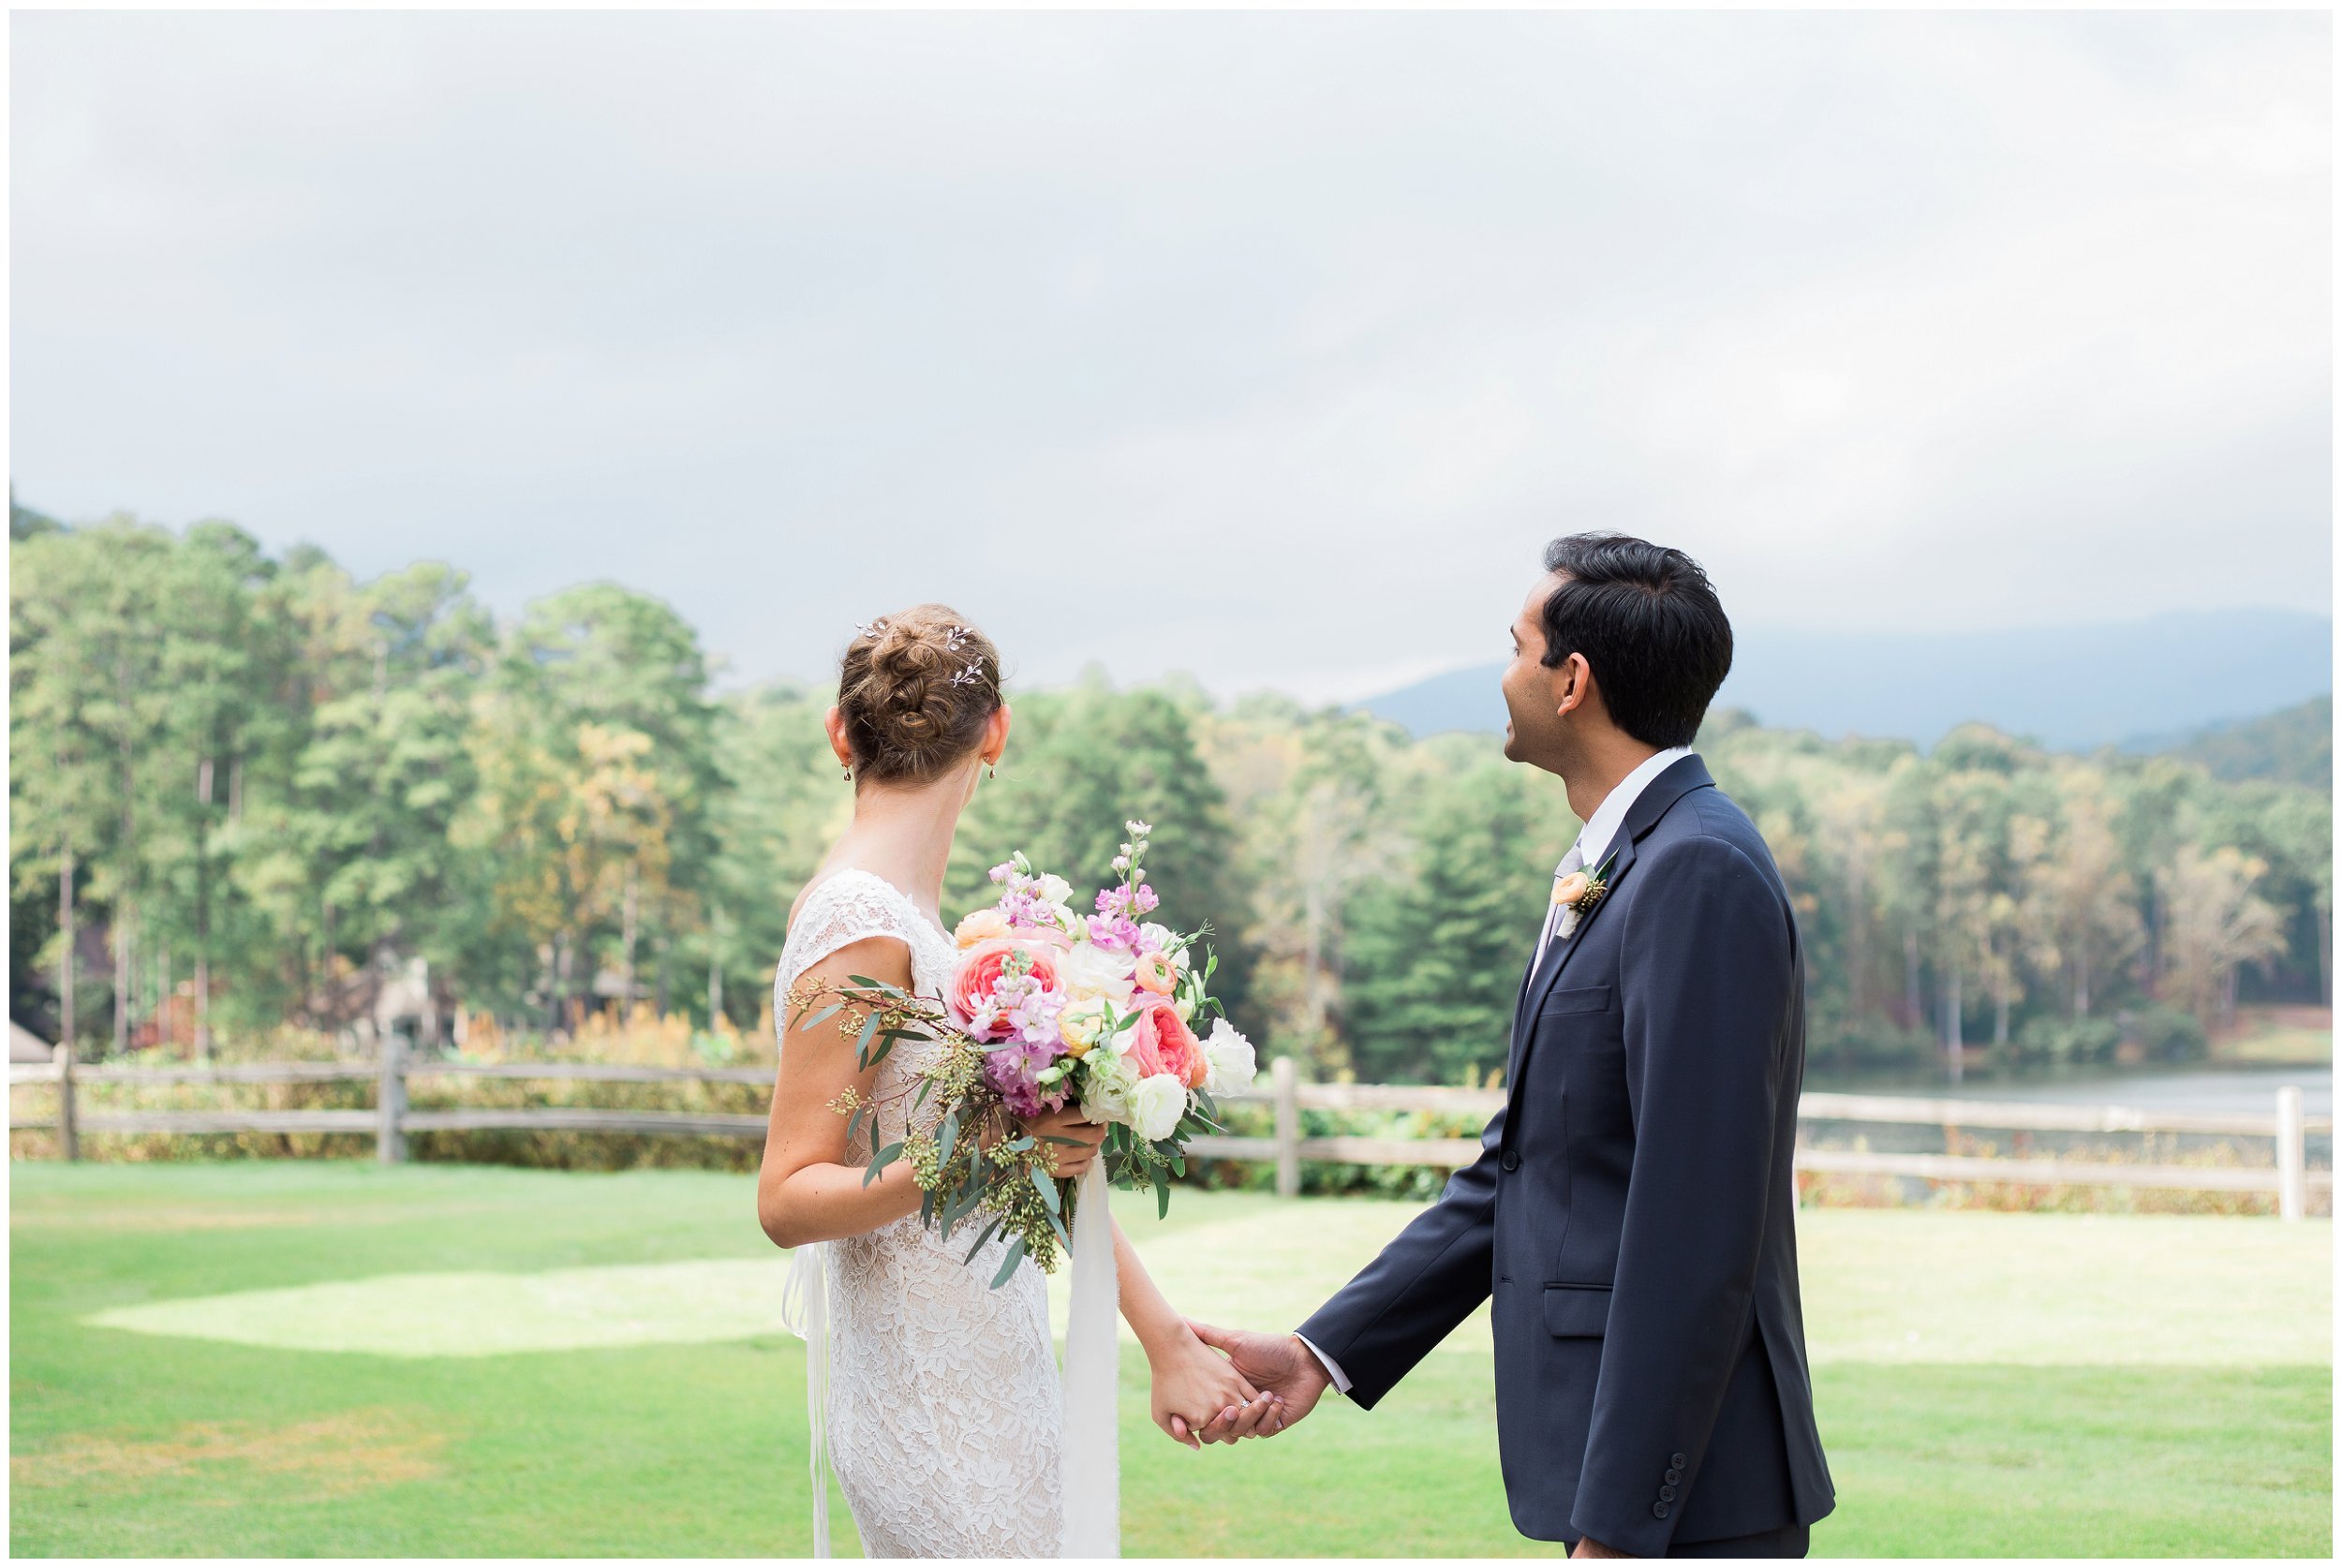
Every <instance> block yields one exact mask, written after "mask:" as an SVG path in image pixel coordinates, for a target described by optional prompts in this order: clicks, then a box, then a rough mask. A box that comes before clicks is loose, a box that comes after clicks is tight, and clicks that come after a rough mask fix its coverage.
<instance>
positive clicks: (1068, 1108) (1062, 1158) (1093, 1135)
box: [1020, 1102, 1106, 1181]
mask: <svg viewBox="0 0 2342 1568" xmlns="http://www.w3.org/2000/svg"><path fill="white" fill-rule="evenodd" d="M1020 1125H1022V1126H1023V1128H1024V1130H1025V1131H1026V1132H1030V1133H1031V1134H1032V1135H1033V1136H1034V1137H1035V1138H1038V1139H1039V1140H1041V1146H1042V1147H1044V1148H1045V1149H1047V1150H1048V1151H1049V1152H1050V1154H1052V1155H1053V1156H1055V1157H1056V1160H1057V1174H1058V1176H1059V1177H1060V1179H1061V1180H1065V1181H1072V1180H1073V1179H1074V1178H1075V1177H1076V1176H1080V1175H1081V1174H1082V1173H1083V1172H1084V1171H1087V1170H1088V1169H1089V1162H1090V1161H1092V1160H1095V1159H1096V1158H1097V1157H1098V1146H1099V1145H1100V1144H1102V1143H1104V1141H1105V1136H1106V1129H1105V1123H1104V1122H1099V1121H1085V1120H1083V1119H1082V1108H1081V1106H1079V1105H1078V1104H1075V1103H1071V1102H1068V1103H1067V1104H1066V1105H1065V1106H1064V1107H1063V1108H1061V1109H1060V1110H1055V1111H1044V1112H1042V1113H1041V1114H1040V1115H1039V1116H1037V1117H1030V1118H1029V1119H1027V1120H1025V1121H1024V1122H1022V1123H1021V1124H1020ZM1052 1138H1067V1139H1071V1140H1072V1141H1073V1142H1075V1143H1077V1144H1079V1145H1080V1147H1079V1148H1069V1147H1067V1146H1065V1145H1064V1144H1058V1143H1051V1142H1050V1141H1049V1140H1050V1139H1052Z"/></svg>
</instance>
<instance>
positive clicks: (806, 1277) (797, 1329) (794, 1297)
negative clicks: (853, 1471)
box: [780, 1241, 1113, 1557]
mask: <svg viewBox="0 0 2342 1568" xmlns="http://www.w3.org/2000/svg"><path fill="white" fill-rule="evenodd" d="M1106 1261H1107V1263H1108V1264H1109V1265H1111V1264H1112V1262H1113V1259H1111V1258H1108V1259H1107V1260H1106ZM780 1321H781V1322H782V1323H783V1324H786V1325H787V1326H788V1329H789V1332H790V1333H792V1334H794V1335H795V1336H796V1337H797V1338H798V1339H803V1340H804V1341H805V1410H806V1416H807V1430H808V1433H809V1434H810V1439H811V1444H810V1445H811V1448H812V1464H811V1469H812V1472H813V1555H814V1556H815V1557H827V1556H828V1555H829V1419H828V1405H829V1248H828V1247H827V1246H826V1245H825V1244H823V1243H822V1242H819V1241H808V1242H807V1243H806V1244H805V1245H804V1246H802V1247H800V1248H798V1249H797V1250H796V1251H795V1252H794V1253H793V1254H792V1255H791V1257H790V1259H789V1278H788V1280H787V1281H786V1282H785V1283H783V1284H782V1286H781V1287H780Z"/></svg>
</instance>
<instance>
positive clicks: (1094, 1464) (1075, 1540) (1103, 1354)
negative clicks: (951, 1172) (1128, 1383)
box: [1058, 1160, 1122, 1557]
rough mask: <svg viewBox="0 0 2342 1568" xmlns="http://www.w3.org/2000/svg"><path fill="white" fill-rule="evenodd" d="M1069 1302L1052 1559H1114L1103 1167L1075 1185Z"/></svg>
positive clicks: (1112, 1365)
mask: <svg viewBox="0 0 2342 1568" xmlns="http://www.w3.org/2000/svg"><path fill="white" fill-rule="evenodd" d="M1074 1191H1075V1205H1074V1258H1073V1262H1072V1264H1071V1265H1069V1266H1070V1267H1071V1268H1072V1270H1073V1285H1074V1299H1073V1303H1072V1306H1071V1308H1070V1309H1069V1310H1068V1312H1067V1314H1066V1322H1065V1376H1064V1383H1065V1415H1064V1430H1063V1438H1064V1450H1063V1451H1064V1461H1063V1464H1062V1466H1061V1467H1060V1478H1061V1481H1062V1485H1063V1487H1064V1496H1065V1526H1064V1531H1063V1534H1062V1537H1061V1539H1060V1543H1059V1546H1058V1555H1059V1556H1060V1557H1120V1556H1121V1555H1122V1517H1121V1484H1122V1483H1121V1474H1122V1471H1121V1462H1120V1460H1119V1457H1118V1456H1117V1454H1116V1452H1115V1444H1116V1436H1115V1433H1116V1427H1115V1411H1114V1405H1115V1389H1116V1384H1117V1362H1118V1361H1119V1358H1120V1355H1121V1347H1120V1345H1119V1342H1118V1340H1117V1339H1116V1334H1115V1319H1116V1317H1117V1315H1118V1314H1119V1310H1120V1301H1119V1294H1120V1293H1119V1289H1118V1285H1117V1281H1116V1279H1115V1273H1114V1216H1113V1214H1112V1213H1111V1212H1110V1211H1109V1210H1108V1209H1107V1207H1106V1165H1105V1161H1104V1160H1093V1161H1090V1162H1089V1169H1088V1170H1086V1171H1084V1172H1083V1173H1082V1174H1081V1177H1080V1179H1079V1180H1078V1181H1077V1182H1076V1183H1075V1189H1074Z"/></svg>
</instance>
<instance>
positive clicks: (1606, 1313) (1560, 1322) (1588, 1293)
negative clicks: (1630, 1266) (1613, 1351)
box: [1545, 1285, 1610, 1339]
mask: <svg viewBox="0 0 2342 1568" xmlns="http://www.w3.org/2000/svg"><path fill="white" fill-rule="evenodd" d="M1609 1322H1610V1290H1609V1287H1608V1286H1607V1285H1548V1286H1546V1287H1545V1331H1546V1332H1547V1333H1548V1334H1550V1335H1553V1336H1554V1337H1555V1338H1557V1339H1558V1338H1564V1337H1567V1336H1571V1335H1590V1336H1593V1337H1595V1338H1599V1337H1600V1336H1601V1334H1602V1331H1603V1330H1604V1329H1605V1328H1607V1327H1608V1326H1609Z"/></svg>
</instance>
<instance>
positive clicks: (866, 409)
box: [11, 13, 2332, 696]
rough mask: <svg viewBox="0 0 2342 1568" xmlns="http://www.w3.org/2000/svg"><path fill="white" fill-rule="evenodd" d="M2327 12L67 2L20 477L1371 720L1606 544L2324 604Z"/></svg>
mask: <svg viewBox="0 0 2342 1568" xmlns="http://www.w3.org/2000/svg"><path fill="white" fill-rule="evenodd" d="M2328 28H2329V23H2328V22H2327V21H2326V19H2323V18H2320V17H2309V16H2260V17H2248V16H2242V15H2220V16H2196V17H2185V16H2176V15H2169V14H2157V15H2141V16H2113V15H2087V16H2077V17H2041V16H2020V15H1982V14H1978V15H1966V16H1890V15H1860V16H1855V15H1820V14H1784V15H1771V16H1757V15H1730V16H1720V15H1708V16H1689V15H1659V14H1651V15H1587V14H1578V15H1560V16H1552V15H1546V16H1525V15H1391V14H1380V13H1377V14H1347V15H1274V16H1272V15H1243V14H1213V15H1185V16H1178V15H1147V16H1141V15H1129V16H1117V15H1046V16H983V15H966V14H952V15H929V16H905V15H875V14H874V15H867V16H837V15H809V14H746V13H702V14H690V15H685V14H651V15H644V14H635V15H622V14H610V13H591V14H588V13H561V14H553V13H544V14H532V15H502V16H490V15H464V14H446V13H440V14H423V13H409V14H375V15H335V14H325V13H317V14H298V13H267V14H259V13H256V14H236V15H223V14H214V15H208V16H205V15H194V14H185V13H181V14H170V15H164V14H150V15H130V14H121V15H99V14H94V13H91V14H69V13H37V14H31V15H27V16H25V17H22V18H19V19H18V25H17V27H16V30H15V49H14V83H13V87H14V94H13V96H14V108H13V111H12V112H13V116H14V122H13V130H14V138H13V144H14V147H15V154H14V157H15V163H14V169H13V177H14V185H15V209H14V214H13V216H14V225H13V234H14V251H15V269H16V271H15V289H14V296H13V303H12V311H13V315H12V327H13V333H14V339H15V356H16V357H15V362H14V365H13V374H14V381H13V388H14V392H15V395H14V398H13V400H12V401H13V407H14V415H13V428H12V431H11V436H12V444H13V451H14V456H13V459H12V461H13V470H12V476H13V478H14V480H15V481H16V484H17V486H18V490H19V492H20V494H21V495H22V496H23V497H24V498H25V499H26V500H27V501H28V502H31V503H33V504H37V505H40V506H43V507H45V508H48V509H50V510H57V511H60V512H64V513H66V514H67V515H77V516H78V515H93V514H96V513H101V512H103V511H106V510H111V509H113V508H116V507H127V508H132V509H135V510H139V511H140V512H141V513H143V514H146V515H150V516H156V517H159V518H164V519H167V520H172V521H184V520H186V519H191V518H193V517H197V516H202V515H227V516H230V517H233V518H236V519H237V520H239V521H241V522H243V523H245V525H248V526H250V527H252V528H254V529H255V531H257V532H259V534H261V535H262V537H264V538H267V539H270V540H274V541H278V542H284V541H289V540H294V539H299V538H307V539H313V540H317V541H319V542H320V543H323V544H325V545H326V546H327V547H328V548H330V549H332V550H333V551H334V553H335V554H336V555H339V556H341V557H342V558H344V559H345V560H347V561H348V562H349V563H350V564H351V565H352V566H353V567H354V568H356V569H358V570H367V571H371V570H382V569H384V568H387V567H393V566H396V565H399V564H402V563H404V562H405V561H407V560H409V559H413V558H417V557H422V556H436V557H440V558H446V559H450V560H453V561H455V562H456V563H458V564H459V565H462V566H465V567H467V568H468V569H470V570H473V571H474V572H475V573H476V574H477V580H478V584H479V586H480V588H481V591H482V593H483V594H484V595H486V596H487V597H488V598H489V599H490V600H491V601H492V602H493V603H495V604H497V606H498V607H499V609H501V610H504V611H506V612H508V613H509V612H511V611H512V610H515V609H517V607H518V606H519V605H520V604H521V603H522V602H524V601H525V600H526V599H528V598H530V597H532V596H535V595H538V594H541V593H544V592H548V591H551V590H552V589H555V588H556V587H559V586H561V585H563V584H568V583H571V582H574V581H577V580H579V579H581V578H587V577H608V578H615V579H617V580H619V581H623V582H627V583H630V584H634V585H637V586H641V587H644V588H645V589H648V590H650V591H653V592H657V593H660V594H661V595H662V596H664V597H666V598H668V599H671V600H672V601H673V602H674V603H675V604H676V605H677V606H678V607H680V608H681V609H683V610H684V612H685V613H686V614H689V616H690V617H691V618H692V619H693V620H694V621H695V622H696V623H697V624H699V625H700V627H701V628H702V629H703V631H704V633H705V635H706V637H707V640H708V642H709V643H710V645H711V646H712V647H713V648H715V649H716V650H718V651H719V652H720V653H722V654H724V655H725V656H727V658H729V660H730V662H731V665H732V667H733V669H734V672H735V673H738V674H740V675H742V676H761V675H764V674H770V673H801V674H814V673H819V672H820V671H821V670H822V669H823V667H824V665H825V663H826V661H827V659H828V658H830V657H831V656H832V655H833V654H834V652H835V650H836V648H837V646H838V645H839V644H840V643H842V641H843V639H844V637H845V635H846V633H847V629H849V628H850V627H851V625H852V623H853V622H854V621H856V620H859V619H862V618H865V617H866V616H867V614H871V613H873V612H876V611H881V610H883V609H885V608H888V607H890V606H893V605H896V604H899V603H903V602H907V601H911V600H914V599H923V598H941V599H947V600H949V601H950V602H953V603H955V604H956V605H957V606H958V607H959V608H961V609H962V610H964V611H966V612H968V613H969V614H971V615H973V616H975V617H977V618H979V619H980V620H982V621H984V622H985V623H986V626H987V627H988V628H989V629H991V630H992V631H993V632H994V633H995V635H996V636H997V637H998V638H999V639H1000V640H1001V642H1002V643H1003V645H1004V647H1006V648H1007V649H1008V650H1009V651H1010V652H1011V653H1012V655H1013V656H1014V657H1013V658H1012V664H1013V666H1014V667H1015V668H1016V669H1017V670H1019V672H1020V673H1023V674H1024V675H1025V676H1026V677H1027V678H1028V679H1038V680H1055V679H1061V678H1064V677H1066V676H1069V675H1071V674H1072V673H1075V671H1076V670H1078V669H1079V668H1080V667H1081V666H1082V665H1084V664H1085V663H1088V662H1090V661H1093V660H1103V661H1104V662H1105V663H1106V665H1107V666H1108V668H1109V669H1111V670H1112V671H1113V672H1114V673H1116V674H1117V675H1118V676H1122V677H1139V676H1145V675H1149V674H1152V673H1158V672H1161V671H1164V670H1169V669H1186V670H1192V671H1193V672H1194V673H1197V674H1198V675H1200V676H1201V677H1202V678H1203V679H1204V680H1205V681H1206V682H1207V684H1209V685H1212V686H1214V687H1215V688H1224V689H1242V688H1251V687H1257V686H1268V685H1276V686H1282V687H1285V688H1291V689H1295V690H1298V691H1301V692H1304V693H1306V694H1309V695H1312V696H1348V695H1355V694H1358V693H1360V692H1363V691H1366V690H1371V689H1374V688H1376V687H1377V686H1379V685H1387V684H1390V682H1391V681H1392V680H1394V679H1403V678H1407V677H1409V676H1412V675H1415V674H1419V673H1424V672H1425V671H1428V670H1430V669H1435V668H1440V667H1444V666H1447V665H1453V664H1459V663H1466V662H1475V661H1478V660H1481V659H1485V658H1493V657H1498V656H1499V654H1500V653H1501V651H1502V644H1503V641H1504V626H1505V622H1506V620H1507V619H1508V618H1509V616H1510V614H1511V613H1512V610H1513V609H1514V607H1515V606H1516V605H1517V603H1518V600H1519V595H1520V592H1521V591H1522V588H1523V586H1524V585H1525V583H1524V579H1525V575H1526V574H1527V573H1528V572H1529V571H1530V570H1531V569H1532V567H1533V563H1534V555H1535V552H1536V549H1537V547H1538V546H1539V544H1540V543H1541V542H1542V541H1543V540H1544V539H1545V538H1547V537H1548V536H1549V535H1550V534H1552V533H1554V532H1557V531H1562V530H1565V529H1568V528H1573V527H1578V526H1585V525H1616V526H1624V527H1629V528H1635V529H1639V530H1643V531H1647V532H1650V533H1651V534H1653V535H1654V536H1656V537H1663V538H1666V539H1668V540H1671V541H1675V542H1680V543H1682V544H1683V545H1684V546H1685V547H1686V548H1689V549H1691V550H1693V551H1694V552H1695V553H1696V554H1698V555H1701V556H1702V558H1703V559H1705V560H1706V561H1707V562H1708V564H1709V565H1710V567H1711V568H1712V570H1714V572H1715V574H1716V576H1717V578H1718V580H1719V583H1720V584H1721V585H1722V586H1723V588H1724V590H1725V592H1726V595H1727V604H1729V605H1730V606H1731V608H1732V609H1733V611H1734V614H1735V616H1736V618H1737V619H1739V620H1740V621H1742V623H1743V624H1746V625H1752V626H1760V625H1763V624H1768V623H1770V624H1778V625H1796V626H1802V627H1817V628H1826V627H1882V626H1895V627H1905V628H1912V629H1949V628H1955V627H1963V626H2000V625H2019V624H2027V623H2041V622H2056V621H2083V620H2103V619H2111V618H2115V617H2118V616H2124V615H2130V614H2145V613H2149V612H2152V611H2156V610H2160V609H2166V608H2172V607H2174V606H2177V605H2181V604H2190V605H2203V604H2219V603H2262V602H2278V603H2285V604H2290V605H2298V606H2302V607H2306V608H2318V609H2324V608H2327V607H2328V604H2329V598H2330V593H2329V584H2330V579H2331V570H2332V547H2331V515H2330V501H2329V497H2330V493H2331V466H2332V451H2331V439H2330V432H2331V423H2332V361H2331V351H2330V343H2331V317H2332V295H2331V290H2330V284H2329V273H2330V268H2331V262H2332V246H2331V238H2330V228H2331V217H2332V202H2331V194H2330V190H2331V180H2330V167H2329V159H2330V155H2329V153H2328V150H2327V149H2328V132H2329V127H2330V123H2331V107H2330V100H2331V81H2330V78H2329V67H2328V61H2329V59H2330V52H2329V50H2328V48H2327V42H2328V37H2329V32H2328Z"/></svg>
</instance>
